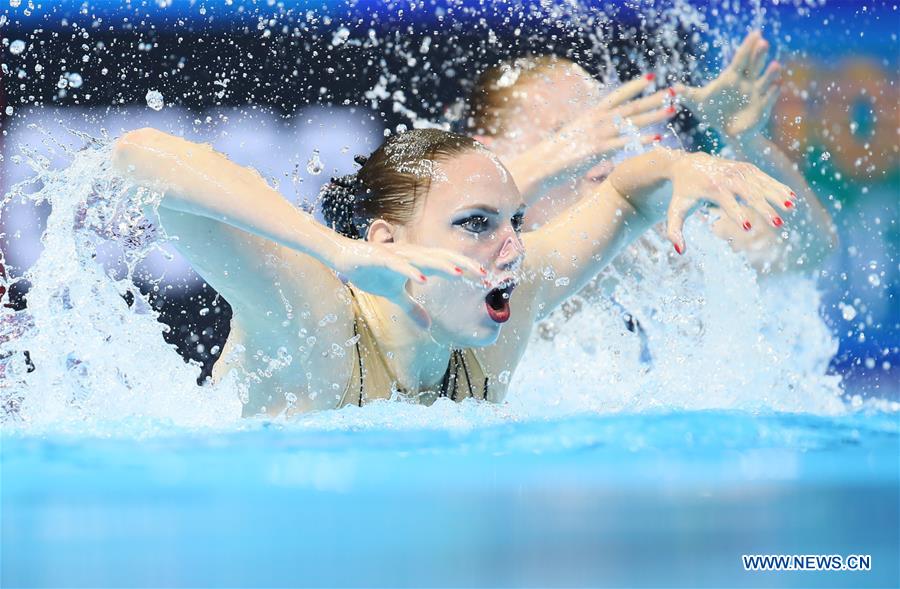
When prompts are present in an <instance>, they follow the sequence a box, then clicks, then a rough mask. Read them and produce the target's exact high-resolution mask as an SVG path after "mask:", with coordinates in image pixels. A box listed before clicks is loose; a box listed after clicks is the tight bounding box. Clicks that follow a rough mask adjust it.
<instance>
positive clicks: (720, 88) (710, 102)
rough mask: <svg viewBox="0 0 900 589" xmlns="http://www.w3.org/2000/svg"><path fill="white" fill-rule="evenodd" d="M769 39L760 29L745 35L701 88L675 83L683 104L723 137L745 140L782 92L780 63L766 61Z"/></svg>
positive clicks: (760, 126) (760, 124)
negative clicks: (738, 45)
mask: <svg viewBox="0 0 900 589" xmlns="http://www.w3.org/2000/svg"><path fill="white" fill-rule="evenodd" d="M768 52H769V43H768V41H766V40H765V39H763V37H762V34H761V33H760V32H759V31H753V32H751V33H750V34H749V35H747V37H746V38H745V39H744V42H743V43H741V46H740V47H739V48H738V50H737V52H736V53H735V55H734V58H733V59H732V60H731V63H730V64H728V67H726V68H725V70H724V71H723V72H722V73H721V74H720V75H719V77H718V78H716V79H715V80H713V81H712V82H710V83H709V84H707V85H705V86H702V87H700V88H694V87H691V86H684V85H676V86H675V91H676V93H677V95H678V96H680V97H681V99H682V102H683V103H684V105H685V106H686V107H687V108H689V109H690V110H691V112H693V113H694V114H695V115H697V116H698V117H699V118H700V119H701V120H702V121H703V122H705V123H707V124H709V125H711V126H713V127H715V128H716V129H718V130H719V131H721V132H722V133H723V134H724V135H725V136H726V137H728V138H730V139H733V140H745V139H746V138H749V137H752V136H755V135H757V134H758V133H759V132H760V131H762V129H763V128H764V127H765V125H766V124H767V123H768V121H769V117H770V115H771V113H772V107H773V106H775V102H776V101H777V100H778V97H779V95H780V92H781V66H780V65H779V63H778V62H777V61H773V62H771V63H770V64H769V65H768V67H766V68H765V71H763V68H764V66H765V65H766V58H767V56H768Z"/></svg>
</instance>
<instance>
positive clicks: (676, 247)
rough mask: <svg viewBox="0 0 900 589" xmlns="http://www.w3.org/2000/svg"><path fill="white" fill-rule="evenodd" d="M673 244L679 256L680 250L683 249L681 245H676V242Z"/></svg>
mask: <svg viewBox="0 0 900 589" xmlns="http://www.w3.org/2000/svg"><path fill="white" fill-rule="evenodd" d="M674 246H675V251H676V252H678V255H679V256H680V255H681V252H682V251H683V250H682V249H681V246H680V245H678V244H677V243H676V244H674Z"/></svg>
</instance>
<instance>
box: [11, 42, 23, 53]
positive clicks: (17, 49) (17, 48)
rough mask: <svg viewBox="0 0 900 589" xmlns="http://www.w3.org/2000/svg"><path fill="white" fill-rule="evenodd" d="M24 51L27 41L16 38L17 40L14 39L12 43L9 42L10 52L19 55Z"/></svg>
mask: <svg viewBox="0 0 900 589" xmlns="http://www.w3.org/2000/svg"><path fill="white" fill-rule="evenodd" d="M23 51H25V41H22V40H21V39H16V40H15V41H13V42H12V43H10V44H9V52H10V53H12V54H13V55H19V54H20V53H22V52H23Z"/></svg>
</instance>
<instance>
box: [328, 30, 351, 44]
mask: <svg viewBox="0 0 900 589" xmlns="http://www.w3.org/2000/svg"><path fill="white" fill-rule="evenodd" d="M349 38H350V31H349V30H348V29H346V28H345V27H341V28H339V29H338V30H337V31H335V33H334V35H333V36H332V37H331V44H332V45H333V46H334V47H337V46H339V45H343V44H344V43H346V42H347V39H349Z"/></svg>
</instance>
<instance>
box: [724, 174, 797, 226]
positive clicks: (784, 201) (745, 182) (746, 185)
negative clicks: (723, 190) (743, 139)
mask: <svg viewBox="0 0 900 589" xmlns="http://www.w3.org/2000/svg"><path fill="white" fill-rule="evenodd" d="M747 170H748V171H747V173H746V174H744V175H742V177H741V179H740V180H738V181H737V182H734V183H733V184H732V186H730V188H731V189H732V190H734V191H735V192H736V193H737V194H739V195H740V197H741V199H742V200H743V201H744V202H746V203H747V206H749V207H751V208H752V209H754V210H755V211H756V212H758V213H759V214H760V215H762V216H763V217H764V218H766V219H768V220H769V222H770V223H771V224H772V225H774V226H775V227H780V226H781V225H783V224H784V220H783V219H782V218H781V215H780V212H784V211H789V210H790V209H792V208H793V207H794V203H793V200H792V196H793V194H794V193H793V192H792V191H791V190H790V189H789V188H788V187H787V186H785V185H784V184H782V183H781V182H778V181H777V180H774V179H773V178H772V177H770V176H768V175H767V174H765V173H764V172H762V171H760V170H759V169H758V168H755V167H753V168H748V169H747ZM776 209H778V210H776Z"/></svg>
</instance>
